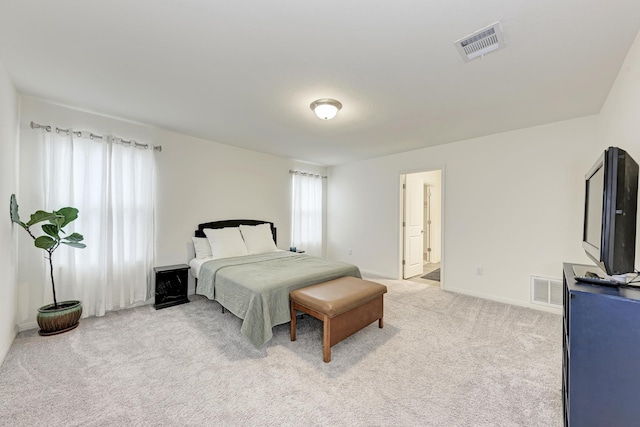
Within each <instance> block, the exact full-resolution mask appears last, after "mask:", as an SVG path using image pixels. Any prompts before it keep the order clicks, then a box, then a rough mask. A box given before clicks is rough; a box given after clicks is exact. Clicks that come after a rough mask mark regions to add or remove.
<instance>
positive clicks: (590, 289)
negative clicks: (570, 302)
mask: <svg viewBox="0 0 640 427" xmlns="http://www.w3.org/2000/svg"><path fill="white" fill-rule="evenodd" d="M562 266H563V269H564V277H565V278H566V280H567V288H569V290H570V291H574V292H585V293H590V294H601V295H611V296H614V297H619V298H626V299H630V300H636V301H640V282H638V283H634V285H635V286H636V287H633V286H625V285H622V286H617V287H614V286H601V285H592V284H590V283H581V282H576V280H575V279H574V277H575V272H574V269H573V268H574V267H578V268H579V269H581V268H582V269H584V268H588V267H591V268H593V269H594V270H597V269H598V267H596V266H595V265H586V264H573V263H569V262H565V263H564V264H563V265H562ZM634 276H635V274H633V275H631V276H630V277H634ZM635 279H636V280H640V276H637V277H636V278H635Z"/></svg>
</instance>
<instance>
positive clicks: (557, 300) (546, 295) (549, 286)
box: [530, 276, 563, 307]
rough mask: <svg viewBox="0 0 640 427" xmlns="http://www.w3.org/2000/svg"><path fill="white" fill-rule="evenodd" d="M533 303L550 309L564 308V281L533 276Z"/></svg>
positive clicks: (531, 280)
mask: <svg viewBox="0 0 640 427" xmlns="http://www.w3.org/2000/svg"><path fill="white" fill-rule="evenodd" d="M530 284H531V302H532V303H533V304H542V305H546V306H550V307H562V304H563V290H562V280H560V279H551V278H549V277H539V276H531V278H530Z"/></svg>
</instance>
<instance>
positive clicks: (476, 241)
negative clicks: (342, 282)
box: [328, 116, 598, 305]
mask: <svg viewBox="0 0 640 427" xmlns="http://www.w3.org/2000/svg"><path fill="white" fill-rule="evenodd" d="M596 130H597V117H596V116H590V117H584V118H580V119H574V120H569V121H564V122H559V123H553V124H549V125H544V126H538V127H533V128H527V129H521V130H517V131H513V132H507V133H502V134H496V135H491V136H487V137H483V138H476V139H471V140H467V141H461V142H457V143H453V144H446V145H440V146H436V147H432V148H426V149H422V150H416V151H412V152H408V153H403V154H397V155H392V156H386V157H381V158H377V159H371V160H367V161H362V162H355V163H350V164H345V165H340V166H337V167H333V168H331V169H330V186H329V195H328V223H329V229H328V243H329V247H328V255H329V257H330V258H332V259H338V260H344V261H350V262H353V263H355V264H357V265H359V266H360V268H361V269H363V270H365V271H369V272H373V273H377V274H380V275H383V276H388V277H393V278H398V277H400V263H399V253H400V252H399V250H400V245H399V228H398V227H399V222H400V221H399V213H400V211H399V209H398V206H399V202H398V201H399V188H400V186H399V176H400V174H403V173H413V172H418V171H424V170H435V169H442V170H443V174H442V191H443V201H444V217H443V231H442V233H443V258H442V261H443V287H444V288H445V289H447V290H455V291H459V292H463V293H468V294H472V295H477V296H482V297H486V298H491V299H496V300H500V301H504V302H510V303H515V304H521V305H527V304H528V303H529V275H532V274H533V275H540V276H546V277H554V278H560V277H562V273H561V271H562V262H563V261H569V262H587V261H588V260H587V259H586V256H585V255H584V253H583V251H582V248H581V241H582V215H583V212H582V210H583V197H584V195H583V191H584V189H583V185H584V183H583V180H584V173H585V171H586V170H587V169H588V168H589V167H590V166H591V163H592V162H593V160H594V158H595V157H594V156H596V157H597V151H598V148H597V142H598V140H597V136H596ZM349 248H351V249H352V250H353V255H351V256H349V255H347V251H348V249H349ZM476 267H482V268H483V270H484V274H483V275H482V276H478V275H476V274H475V272H476Z"/></svg>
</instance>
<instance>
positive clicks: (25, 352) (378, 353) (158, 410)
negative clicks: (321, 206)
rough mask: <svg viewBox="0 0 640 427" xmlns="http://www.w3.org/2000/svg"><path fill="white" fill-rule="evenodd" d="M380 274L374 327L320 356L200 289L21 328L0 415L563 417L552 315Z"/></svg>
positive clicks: (106, 418)
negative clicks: (257, 330)
mask: <svg viewBox="0 0 640 427" xmlns="http://www.w3.org/2000/svg"><path fill="white" fill-rule="evenodd" d="M370 279H373V280H377V279H375V278H370ZM377 281H379V282H381V283H384V284H386V285H387V286H388V287H389V293H388V294H387V295H386V299H385V327H384V329H379V328H378V327H377V323H374V324H372V325H370V326H369V327H367V328H365V329H364V330H362V331H360V332H358V333H357V334H356V335H354V336H352V337H350V338H348V339H347V340H345V341H343V342H341V343H339V344H337V345H336V346H335V347H333V349H332V353H333V354H332V355H333V360H332V361H331V363H328V364H326V363H324V362H323V361H322V339H321V336H322V326H321V323H320V322H319V321H317V320H316V319H313V318H310V317H308V316H307V317H305V318H303V319H301V320H300V321H299V324H298V325H299V326H298V340H297V341H296V342H290V341H289V326H288V324H287V325H281V326H278V327H276V328H275V329H274V334H275V336H274V338H273V339H272V340H271V341H270V342H269V343H267V345H266V346H265V347H264V348H262V349H255V348H253V347H252V345H251V344H250V343H249V342H248V341H247V340H246V339H245V338H244V336H242V335H241V334H240V332H239V330H240V320H239V319H237V318H236V317H234V316H233V315H231V314H229V313H226V314H223V313H221V310H220V306H219V305H218V304H217V303H215V302H211V301H208V300H206V299H204V298H202V297H191V298H192V302H191V303H189V304H184V305H180V306H176V307H171V308H166V309H163V310H158V311H156V310H154V309H153V308H152V307H150V306H145V307H140V308H135V309H130V310H124V311H120V312H116V313H111V314H109V315H107V316H105V317H102V318H90V319H83V320H82V322H81V324H80V327H79V328H77V329H76V330H74V331H72V332H69V333H66V334H63V335H59V336H54V337H46V338H44V337H40V336H38V335H37V333H36V331H27V332H23V333H21V334H19V335H18V337H17V339H16V341H15V343H14V345H13V347H12V348H11V350H10V352H9V354H8V356H7V358H6V360H5V362H4V364H3V365H2V366H1V367H0V425H2V426H36V425H48V426H119V425H123V426H124V425H127V426H174V425H175V426H178V425H181V426H182V425H188V426H280V425H282V426H294V425H308V426H560V425H562V404H561V366H562V351H561V350H562V349H561V342H562V341H561V336H562V331H561V325H562V324H561V317H560V316H557V315H553V314H549V313H544V312H538V311H534V310H530V309H526V308H521V307H515V306H509V305H504V304H500V303H496V302H491V301H486V300H481V299H477V298H473V297H468V296H462V295H457V294H451V293H447V292H443V291H441V290H440V289H439V288H437V287H433V286H428V285H424V284H418V283H413V282H407V281H392V280H377Z"/></svg>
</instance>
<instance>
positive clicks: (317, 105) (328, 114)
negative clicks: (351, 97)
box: [310, 98, 342, 120]
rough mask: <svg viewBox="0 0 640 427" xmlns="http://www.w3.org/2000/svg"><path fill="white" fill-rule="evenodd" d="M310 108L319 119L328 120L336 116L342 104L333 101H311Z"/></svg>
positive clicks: (326, 99) (327, 99) (324, 99)
mask: <svg viewBox="0 0 640 427" xmlns="http://www.w3.org/2000/svg"><path fill="white" fill-rule="evenodd" d="M310 107H311V109H312V110H313V112H314V113H316V116H318V118H319V119H322V120H329V119H333V118H334V117H335V116H336V114H338V111H340V109H341V108H342V104H341V103H340V102H338V101H336V100H335V99H329V98H323V99H318V100H316V101H313V102H312V103H311V105H310Z"/></svg>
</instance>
